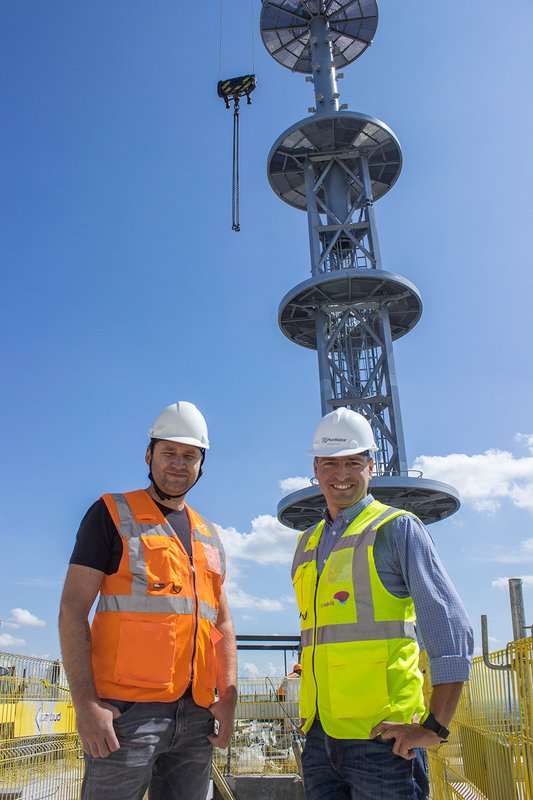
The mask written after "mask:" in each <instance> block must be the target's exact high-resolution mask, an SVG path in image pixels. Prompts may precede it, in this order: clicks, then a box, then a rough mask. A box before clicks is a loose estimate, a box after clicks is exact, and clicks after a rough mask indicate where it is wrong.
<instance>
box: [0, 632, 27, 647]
mask: <svg viewBox="0 0 533 800" xmlns="http://www.w3.org/2000/svg"><path fill="white" fill-rule="evenodd" d="M25 644H26V642H25V641H24V639H17V638H16V636H11V634H10V633H0V647H22V646H23V645H25Z"/></svg>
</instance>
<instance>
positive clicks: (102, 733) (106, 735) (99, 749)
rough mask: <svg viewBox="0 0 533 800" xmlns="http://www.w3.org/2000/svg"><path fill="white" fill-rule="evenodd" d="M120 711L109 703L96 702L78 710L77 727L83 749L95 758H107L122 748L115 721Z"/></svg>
mask: <svg viewBox="0 0 533 800" xmlns="http://www.w3.org/2000/svg"><path fill="white" fill-rule="evenodd" d="M119 716H120V711H119V710H118V708H116V707H115V706H112V705H110V704H109V703H103V702H102V701H101V700H95V701H93V702H90V703H87V704H86V705H83V706H81V707H78V708H77V709H76V725H77V727H78V733H79V734H80V739H81V743H82V745H83V749H84V750H85V752H86V753H87V755H89V756H93V757H94V758H107V756H108V755H110V754H111V753H114V752H115V750H118V749H119V748H120V744H119V743H118V739H117V736H116V734H115V729H114V728H113V720H114V719H116V717H119Z"/></svg>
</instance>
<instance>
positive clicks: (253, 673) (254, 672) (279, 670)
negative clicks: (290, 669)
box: [239, 661, 284, 685]
mask: <svg viewBox="0 0 533 800" xmlns="http://www.w3.org/2000/svg"><path fill="white" fill-rule="evenodd" d="M239 674H240V675H241V676H243V677H246V678H282V677H283V675H284V670H283V667H278V666H275V665H274V664H273V663H272V662H271V661H269V662H268V663H267V665H266V667H258V666H257V664H254V662H253V661H245V662H244V663H243V664H239ZM275 685H276V684H275Z"/></svg>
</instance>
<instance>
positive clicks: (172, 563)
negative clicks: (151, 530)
mask: <svg viewBox="0 0 533 800" xmlns="http://www.w3.org/2000/svg"><path fill="white" fill-rule="evenodd" d="M141 541H142V544H143V551H144V560H145V564H146V579H147V581H148V585H149V587H150V586H152V587H154V584H155V587H154V588H156V589H161V588H163V586H165V585H167V584H169V585H174V586H179V587H181V585H182V580H181V571H180V568H179V564H178V560H177V558H176V556H175V554H174V553H173V552H172V550H171V544H170V539H169V538H168V537H167V536H141ZM160 584H162V586H161V585H160Z"/></svg>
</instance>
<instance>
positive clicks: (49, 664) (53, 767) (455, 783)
mask: <svg viewBox="0 0 533 800" xmlns="http://www.w3.org/2000/svg"><path fill="white" fill-rule="evenodd" d="M490 660H491V662H492V663H493V665H494V666H496V667H501V669H490V668H489V667H487V666H486V665H485V664H484V662H483V659H482V658H481V657H479V658H475V659H474V662H473V667H472V675H471V680H470V683H469V684H467V685H465V688H464V691H463V694H462V696H461V700H460V703H459V707H458V710H457V713H456V715H455V718H454V720H453V722H452V725H451V736H450V740H449V742H448V743H446V744H443V745H441V747H440V748H439V749H438V750H435V751H432V750H430V751H428V757H429V770H430V782H431V798H432V800H531V798H533V740H532V716H533V705H532V703H533V700H532V698H533V667H532V664H533V647H532V640H531V638H527V639H521V640H519V641H516V642H511V643H510V644H509V645H508V646H507V647H506V648H505V649H502V650H499V651H497V652H494V653H491V655H490ZM422 666H423V667H424V662H423V663H422ZM426 676H427V670H426ZM298 687H299V680H298V679H288V678H287V679H283V680H282V679H280V678H277V679H271V678H243V679H240V680H239V693H238V694H239V699H238V704H237V714H236V723H235V732H234V735H233V737H232V741H231V743H230V746H229V747H228V748H227V749H226V750H218V749H217V750H215V754H214V759H213V760H214V764H215V765H216V772H217V773H218V774H219V775H222V776H223V775H232V776H233V775H234V776H239V775H287V774H298V773H299V771H300V770H299V764H298V758H299V752H300V742H299V735H298V733H297V731H296V723H297V720H298V704H297V695H298ZM426 691H427V692H428V693H429V691H430V686H429V681H427V685H426ZM82 774H83V754H82V750H81V746H80V743H79V739H78V737H77V734H76V731H75V718H74V711H73V707H72V703H71V699H70V692H69V690H68V687H67V683H66V679H65V675H64V670H63V666H62V664H61V663H60V662H59V661H57V660H56V661H51V660H47V659H39V658H31V657H27V656H20V655H13V654H9V653H0V800H44V798H56V800H76V799H77V798H78V797H79V790H80V784H81V779H82Z"/></svg>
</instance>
